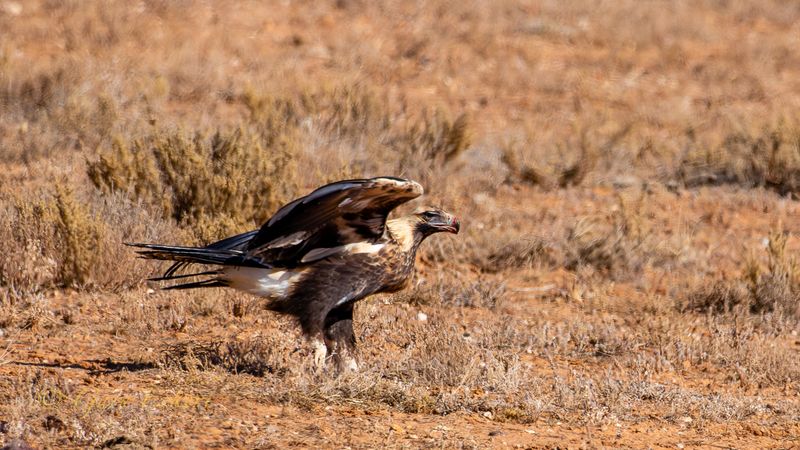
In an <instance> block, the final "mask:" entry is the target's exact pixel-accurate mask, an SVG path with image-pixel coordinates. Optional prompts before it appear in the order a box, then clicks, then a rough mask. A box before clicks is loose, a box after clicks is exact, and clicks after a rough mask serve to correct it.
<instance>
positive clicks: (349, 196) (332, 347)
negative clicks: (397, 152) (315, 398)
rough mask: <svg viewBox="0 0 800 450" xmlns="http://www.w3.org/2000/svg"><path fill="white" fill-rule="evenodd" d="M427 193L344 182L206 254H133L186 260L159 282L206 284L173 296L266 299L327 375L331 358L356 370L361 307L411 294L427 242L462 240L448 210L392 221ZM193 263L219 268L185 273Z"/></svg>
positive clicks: (397, 183)
mask: <svg viewBox="0 0 800 450" xmlns="http://www.w3.org/2000/svg"><path fill="white" fill-rule="evenodd" d="M422 192H423V189H422V186H420V185H419V184H418V183H416V182H413V181H409V180H404V179H401V178H393V177H379V178H371V179H360V180H345V181H339V182H336V183H331V184H328V185H325V186H322V187H320V188H319V189H317V190H315V191H314V192H312V193H310V194H308V195H306V196H305V197H301V198H298V199H297V200H294V201H293V202H291V203H289V204H287V205H286V206H284V207H282V208H281V209H279V210H278V211H277V212H276V213H275V215H273V216H272V218H270V219H269V220H268V221H267V222H266V223H265V224H264V225H263V226H262V227H261V228H260V229H258V230H253V231H250V232H247V233H243V234H240V235H237V236H232V237H229V238H227V239H223V240H221V241H219V242H215V243H213V244H210V245H208V246H206V247H201V248H196V247H176V246H167V245H159V244H130V245H133V246H136V247H140V248H143V249H144V250H140V251H139V252H138V253H139V254H140V255H141V256H142V257H144V258H150V259H161V260H170V261H176V263H175V264H173V265H172V266H170V267H169V269H167V271H166V272H165V273H164V275H163V276H161V277H158V278H154V279H153V280H157V281H169V280H178V279H183V278H186V277H202V279H200V280H199V281H192V282H189V283H182V284H177V285H172V286H168V287H166V288H165V289H190V288H200V287H217V286H220V287H222V286H224V287H232V288H235V289H239V290H242V291H246V292H250V293H251V294H254V295H258V296H261V297H266V298H268V299H269V302H268V305H269V306H268V307H269V309H271V310H273V311H277V312H280V313H284V314H288V315H291V316H293V317H295V318H297V320H298V321H299V323H300V326H301V328H302V330H303V333H304V335H305V336H306V337H308V338H309V339H310V340H311V341H312V343H313V344H314V346H315V364H317V366H318V367H321V366H322V364H323V363H324V360H325V358H326V354H329V355H331V356H334V357H335V359H336V362H337V365H338V366H339V367H340V368H343V367H345V366H350V367H355V360H354V359H353V356H354V350H355V343H356V339H355V335H354V333H353V304H354V303H355V302H356V301H358V300H360V299H362V298H365V297H367V296H369V295H372V294H376V293H379V292H395V291H398V290H400V289H403V288H405V287H406V286H407V285H408V283H409V281H410V280H411V277H412V275H413V272H414V260H415V256H416V252H417V248H418V247H419V245H420V243H422V241H423V240H424V239H425V238H426V237H428V236H430V235H431V234H433V233H437V232H442V231H447V232H451V233H458V231H459V227H460V224H459V222H458V220H457V219H456V218H455V217H453V216H452V215H450V214H448V213H446V212H444V211H442V210H440V209H431V210H428V211H424V212H421V213H418V214H413V215H410V216H406V217H401V218H398V219H393V220H387V216H388V215H389V213H390V212H391V211H392V210H393V209H394V208H396V207H397V206H399V205H401V204H403V203H405V202H407V201H409V200H412V199H414V198H416V197H418V196H420V195H422ZM190 264H206V265H212V266H216V268H215V269H213V270H209V271H203V272H197V273H191V274H182V273H181V271H182V269H184V268H185V267H186V266H188V265H190Z"/></svg>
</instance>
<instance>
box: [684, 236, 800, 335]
mask: <svg viewBox="0 0 800 450" xmlns="http://www.w3.org/2000/svg"><path fill="white" fill-rule="evenodd" d="M787 239H788V237H787V235H786V234H785V233H783V232H780V231H776V232H773V233H772V234H771V235H770V237H769V241H768V244H767V248H766V252H767V264H766V267H763V266H761V265H760V264H759V263H758V262H757V261H756V260H755V259H754V258H751V259H750V260H749V261H748V262H747V265H746V267H745V273H744V277H743V279H736V280H722V281H718V282H716V283H714V284H713V285H711V286H710V287H707V288H701V289H700V290H699V291H697V292H694V293H692V294H690V295H689V297H688V298H687V302H686V304H685V305H684V307H685V308H688V309H690V310H699V311H707V312H715V313H730V312H734V311H736V310H738V309H739V307H743V308H745V309H746V310H747V311H749V312H751V313H754V314H762V313H777V314H778V315H780V316H787V317H791V318H794V319H798V318H800V269H799V268H798V266H797V261H796V260H795V258H794V257H792V256H789V255H787V253H786V242H787Z"/></svg>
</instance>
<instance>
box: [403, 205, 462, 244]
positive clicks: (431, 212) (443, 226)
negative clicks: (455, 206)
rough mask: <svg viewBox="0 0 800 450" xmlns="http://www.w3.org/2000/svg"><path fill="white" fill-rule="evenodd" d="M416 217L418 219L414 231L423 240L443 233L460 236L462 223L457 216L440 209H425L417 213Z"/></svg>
mask: <svg viewBox="0 0 800 450" xmlns="http://www.w3.org/2000/svg"><path fill="white" fill-rule="evenodd" d="M414 216H415V219H416V221H415V222H416V223H415V224H414V231H415V232H416V233H419V234H420V235H422V237H423V238H424V237H427V236H430V235H431V234H433V233H439V232H441V231H446V232H448V233H453V234H458V230H459V229H460V228H461V223H460V222H459V221H458V218H456V216H454V215H452V214H450V213H448V212H446V211H444V210H441V209H439V208H429V209H425V210H424V211H420V212H417V213H416V214H414Z"/></svg>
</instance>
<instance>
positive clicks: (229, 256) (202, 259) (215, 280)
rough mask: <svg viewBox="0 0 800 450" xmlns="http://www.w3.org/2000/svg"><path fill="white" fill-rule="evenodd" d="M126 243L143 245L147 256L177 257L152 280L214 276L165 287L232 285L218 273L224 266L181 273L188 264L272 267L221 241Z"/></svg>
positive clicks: (154, 257)
mask: <svg viewBox="0 0 800 450" xmlns="http://www.w3.org/2000/svg"><path fill="white" fill-rule="evenodd" d="M126 245H129V246H131V247H137V248H140V249H142V250H137V252H136V253H138V254H139V256H140V257H142V258H145V259H158V260H162V261H176V264H173V265H172V266H170V268H169V269H167V271H166V272H165V273H164V275H162V276H160V277H154V278H150V281H169V280H177V279H182V278H189V277H199V276H212V278H208V279H205V280H200V281H195V282H191V283H183V284H178V285H173V286H167V287H165V288H164V289H192V288H200V287H218V286H227V285H228V283H227V282H226V281H225V280H221V279H220V278H219V277H217V276H218V275H220V274H222V271H221V270H209V271H202V272H196V273H188V274H178V273H177V272H178V269H181V268H183V267H185V266H186V265H188V264H208V265H216V266H237V267H256V268H269V266H268V265H265V264H263V263H261V262H260V261H258V260H256V259H252V258H249V257H247V256H246V255H245V253H244V252H243V251H241V250H234V249H226V248H219V247H221V246H220V245H216V246H213V245H212V246H208V247H180V246H175V245H161V244H140V243H128V244H126Z"/></svg>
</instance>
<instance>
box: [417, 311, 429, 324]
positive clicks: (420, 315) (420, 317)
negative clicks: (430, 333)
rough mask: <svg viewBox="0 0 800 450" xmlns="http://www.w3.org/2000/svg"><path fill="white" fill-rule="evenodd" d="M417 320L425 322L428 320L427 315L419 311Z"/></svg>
mask: <svg viewBox="0 0 800 450" xmlns="http://www.w3.org/2000/svg"><path fill="white" fill-rule="evenodd" d="M417 320H419V321H420V322H425V321H426V320H428V315H427V314H425V313H424V312H422V311H420V312H418V313H417Z"/></svg>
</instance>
